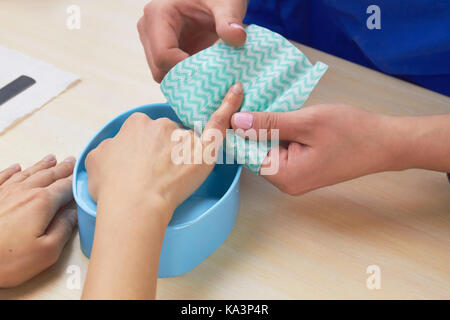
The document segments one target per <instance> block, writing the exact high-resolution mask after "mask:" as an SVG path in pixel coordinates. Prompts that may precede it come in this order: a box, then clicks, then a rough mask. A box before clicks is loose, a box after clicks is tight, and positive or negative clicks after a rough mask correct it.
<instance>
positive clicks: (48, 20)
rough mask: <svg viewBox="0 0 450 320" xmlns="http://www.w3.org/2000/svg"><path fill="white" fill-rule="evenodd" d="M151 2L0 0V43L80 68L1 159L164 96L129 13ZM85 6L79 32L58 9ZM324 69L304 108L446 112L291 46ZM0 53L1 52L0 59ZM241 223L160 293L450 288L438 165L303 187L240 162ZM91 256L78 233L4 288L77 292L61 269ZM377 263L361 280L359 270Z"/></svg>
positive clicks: (291, 294)
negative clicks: (49, 262) (296, 192)
mask: <svg viewBox="0 0 450 320" xmlns="http://www.w3.org/2000/svg"><path fill="white" fill-rule="evenodd" d="M145 3H146V0H133V1H131V0H115V1H108V0H96V1H91V0H76V1H72V0H70V1H66V0H64V1H62V0H40V1H25V0H3V1H1V2H0V43H1V45H4V46H7V47H10V48H13V49H16V50H19V51H21V52H23V53H25V54H28V55H31V56H33V57H35V58H38V59H41V60H44V61H46V62H49V63H52V64H55V65H56V66H57V67H59V68H61V69H63V70H66V71H70V72H73V73H75V74H78V75H80V76H81V78H82V80H81V82H79V83H77V84H76V85H74V86H72V87H71V88H70V89H68V90H67V91H66V92H65V93H63V94H61V95H60V96H59V97H57V98H55V99H54V100H52V101H51V102H49V103H48V104H47V105H45V106H44V107H42V108H41V109H40V110H38V111H37V112H35V113H33V114H32V115H31V116H28V117H25V118H24V119H22V120H21V121H20V122H17V123H16V124H15V125H14V126H12V127H11V128H10V129H9V130H7V131H6V132H5V133H4V134H2V135H0V155H1V156H0V167H6V166H8V165H10V164H11V163H14V162H17V161H20V162H21V163H22V164H23V165H24V166H28V165H31V164H32V163H33V162H34V161H36V160H38V159H40V158H41V157H42V156H44V155H45V154H48V153H55V154H56V155H57V157H58V158H59V159H62V158H63V157H65V156H68V155H77V154H79V153H80V152H81V149H82V147H83V146H84V145H85V144H86V143H87V141H88V140H89V138H90V137H91V136H92V135H93V134H94V133H95V132H96V131H97V130H98V129H99V128H100V126H102V125H103V124H104V123H105V122H106V121H108V120H109V119H111V118H112V117H113V116H115V115H117V114H118V113H120V112H122V111H124V110H127V109H129V108H131V107H135V106H139V105H143V104H148V103H155V102H162V101H164V100H165V99H164V98H163V95H162V94H161V92H160V90H159V86H158V84H157V83H155V82H154V81H153V80H152V78H151V75H150V72H149V70H148V68H147V65H146V61H145V58H144V52H143V49H142V48H141V45H140V43H139V38H138V33H137V30H136V23H137V20H138V18H139V17H140V15H141V13H142V8H143V7H144V5H145ZM71 4H77V5H79V6H80V8H81V14H82V16H81V18H82V20H81V29H80V30H73V31H70V30H68V29H67V28H66V19H67V16H68V15H67V13H66V9H67V7H68V6H69V5H71ZM299 47H300V48H301V50H303V52H304V53H305V54H306V55H307V56H308V57H309V58H310V60H311V61H312V62H315V61H317V60H320V61H323V62H325V63H327V64H328V65H329V66H330V68H329V70H328V72H327V73H326V75H325V77H324V78H323V79H322V80H321V81H320V83H319V85H318V86H317V88H316V89H315V90H314V92H313V94H312V96H311V97H310V98H309V99H308V101H307V103H306V104H307V105H312V104H316V103H324V102H343V103H349V104H353V105H356V106H359V107H361V108H364V109H368V110H373V111H378V112H385V113H390V114H405V115H406V114H436V113H449V112H450V99H449V98H448V97H445V96H442V95H439V94H436V93H433V92H431V91H428V90H425V89H422V88H420V87H417V86H414V85H412V84H409V83H406V82H403V81H400V80H397V79H394V78H391V77H389V76H386V75H383V74H380V73H377V72H375V71H371V70H369V69H366V68H363V67H360V66H358V65H355V64H352V63H349V62H347V61H344V60H342V59H338V58H336V57H333V56H331V55H328V54H325V53H323V52H320V51H317V50H314V49H311V48H308V47H305V46H302V45H299ZM0 58H1V57H0ZM0 72H1V70H0ZM241 186H242V198H241V207H240V211H239V216H238V219H237V222H236V226H235V228H234V230H233V232H232V233H231V235H230V237H229V238H228V239H227V240H226V241H225V243H224V244H223V245H222V246H221V247H220V248H219V249H218V250H217V251H216V252H215V253H213V254H212V255H211V256H210V257H209V258H208V259H206V260H205V261H204V262H203V263H202V264H201V265H199V266H198V267H197V268H196V269H194V270H192V271H191V272H189V273H187V274H185V275H183V276H180V277H177V278H171V279H160V280H159V282H158V298H160V299H185V298H192V299H222V298H229V299H232V298H237V299H242V298H258V299H259V298H264V299H265V298H268V299H272V298H273V299H285V298H286V299H294V298H295V299H303V298H306V299H316V298H319V299H323V298H338V299H348V298H356V299H381V298H388V299H398V298H414V299H416V298H418V299H422V298H447V299H448V298H450V184H449V183H448V181H447V179H446V177H445V175H444V174H442V173H437V172H430V171H424V170H408V171H405V172H399V173H381V174H375V175H371V176H367V177H363V178H360V179H356V180H353V181H349V182H346V183H341V184H339V185H336V186H332V187H327V188H323V189H320V190H317V191H314V192H310V193H308V194H306V195H303V196H299V197H291V196H288V195H284V194H282V193H281V192H279V191H278V190H277V189H275V188H274V187H272V186H271V185H270V184H268V183H267V182H265V181H264V180H263V179H261V178H260V177H257V176H254V175H253V174H251V173H250V172H248V171H246V170H245V171H244V173H243V176H242V181H241ZM70 265H77V266H79V267H80V268H81V273H82V276H83V279H84V276H85V275H86V271H87V266H88V259H87V258H85V257H84V256H83V254H82V253H81V251H80V245H79V239H78V234H74V237H73V240H72V241H71V242H70V243H69V244H68V245H67V247H66V248H65V250H64V252H63V255H62V257H61V259H60V260H59V261H58V263H57V264H56V265H55V266H53V267H52V268H50V269H49V270H47V271H45V272H43V273H42V274H40V275H39V276H37V277H36V278H34V279H32V280H31V281H29V282H27V283H26V284H24V285H22V286H20V287H18V288H15V289H7V290H5V289H3V290H0V298H3V299H78V298H79V297H80V294H81V290H77V289H69V288H68V287H67V285H66V283H67V281H68V278H69V276H70V274H68V273H66V271H67V268H68V266H70ZM369 265H377V266H379V267H380V270H381V289H379V290H369V289H368V288H367V286H366V279H367V278H368V277H369V275H368V274H367V273H366V269H367V267H368V266H369Z"/></svg>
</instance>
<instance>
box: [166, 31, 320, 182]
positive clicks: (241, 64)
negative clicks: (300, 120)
mask: <svg viewBox="0 0 450 320" xmlns="http://www.w3.org/2000/svg"><path fill="white" fill-rule="evenodd" d="M246 31H247V41H246V43H245V44H244V45H243V46H240V47H232V46H229V45H227V44H226V43H224V42H219V43H217V44H215V45H213V46H211V47H209V48H207V49H205V50H203V51H201V52H199V53H197V54H195V55H193V56H191V57H189V58H187V59H185V60H183V61H182V62H180V63H178V64H177V65H176V66H175V67H173V68H172V70H170V72H169V73H168V74H167V75H166V77H165V78H164V79H163V81H162V83H161V90H162V92H163V94H164V95H165V97H166V98H167V100H168V102H169V104H170V105H171V106H172V107H173V108H174V110H175V112H176V114H177V115H178V117H179V118H180V119H181V121H182V122H183V123H184V124H185V125H186V126H188V127H190V128H193V126H194V124H195V123H196V122H197V123H198V122H200V123H201V124H202V126H204V125H205V124H206V123H207V122H208V120H209V118H210V117H211V115H212V113H213V112H214V111H215V110H216V109H217V108H218V107H219V106H220V104H221V102H222V100H223V98H224V97H225V95H226V93H227V91H228V89H229V87H230V86H231V85H233V84H234V83H236V82H238V81H239V82H241V83H242V85H243V88H244V101H243V103H242V107H241V109H240V111H268V112H286V111H293V110H297V109H299V108H300V107H301V106H302V105H303V103H304V102H305V101H306V99H307V98H308V96H309V94H310V93H311V91H312V90H313V88H314V86H315V85H316V84H317V82H318V81H319V79H320V78H321V76H322V75H323V74H324V73H325V71H326V70H327V68H328V66H327V65H326V64H324V63H322V62H317V63H316V64H315V65H312V64H311V63H310V62H309V61H308V59H307V58H306V56H305V55H304V54H303V53H302V52H301V51H300V50H298V49H297V48H296V47H295V46H294V45H292V44H291V43H290V42H289V41H288V40H286V39H285V38H283V37H282V36H280V35H279V34H277V33H274V32H272V31H270V30H268V29H265V28H262V27H259V26H256V25H250V26H248V27H247V28H246ZM225 145H226V150H227V152H228V151H229V150H234V155H235V157H236V159H237V160H238V162H240V163H242V164H244V165H245V166H246V167H247V168H249V169H250V170H251V171H252V172H254V173H256V174H258V173H259V169H260V167H261V163H262V161H263V160H264V158H265V157H266V155H267V153H268V151H269V150H270V147H271V144H270V142H269V143H267V144H266V143H262V144H261V143H258V142H256V141H249V140H245V139H243V138H241V137H240V136H238V135H234V134H231V136H227V139H226V144H225ZM243 160H245V161H243ZM243 162H245V163H243Z"/></svg>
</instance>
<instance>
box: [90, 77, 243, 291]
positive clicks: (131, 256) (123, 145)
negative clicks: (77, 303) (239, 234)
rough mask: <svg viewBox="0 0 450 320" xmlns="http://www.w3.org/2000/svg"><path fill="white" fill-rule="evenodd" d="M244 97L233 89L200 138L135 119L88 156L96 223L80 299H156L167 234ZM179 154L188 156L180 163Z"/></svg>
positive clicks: (238, 87) (161, 123)
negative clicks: (180, 206) (158, 274)
mask: <svg viewBox="0 0 450 320" xmlns="http://www.w3.org/2000/svg"><path fill="white" fill-rule="evenodd" d="M242 98H243V92H242V86H241V85H240V84H236V85H234V86H233V87H232V88H231V89H230V90H229V92H228V94H227V96H226V97H225V99H224V101H223V103H222V105H221V107H220V108H219V109H218V110H217V111H216V112H215V113H214V114H213V115H212V117H211V119H210V121H209V123H208V125H207V127H206V128H205V130H204V132H203V135H202V136H201V137H199V136H197V135H196V134H195V133H194V132H193V131H192V130H185V129H181V128H180V126H179V125H178V124H177V123H175V122H173V121H170V120H169V119H167V118H161V119H157V120H152V119H150V118H149V117H148V116H147V115H145V114H142V113H135V114H133V115H131V116H130V117H129V118H128V120H126V121H125V123H124V125H123V126H122V128H121V130H120V131H119V133H118V134H117V135H116V137H114V138H113V139H109V140H105V141H104V142H102V143H101V144H100V145H99V146H98V147H97V148H96V149H95V150H93V151H92V152H91V153H89V155H88V156H87V158H86V169H87V172H88V176H89V192H90V194H91V196H92V198H93V199H94V200H96V201H97V224H96V230H95V238H94V245H93V249H92V255H91V262H90V265H89V271H88V275H87V280H86V285H85V288H84V293H83V297H84V298H127V299H128V298H153V297H154V295H155V289H156V277H157V271H158V262H159V255H160V250H161V245H162V240H163V236H164V231H165V228H166V227H167V224H168V223H169V221H170V218H171V216H172V213H173V211H174V210H175V208H176V207H177V206H178V205H179V204H180V203H181V202H183V201H184V200H185V199H186V198H187V197H188V196H189V195H190V194H191V193H193V192H194V191H195V190H196V189H197V188H198V187H199V186H200V185H201V183H202V182H203V181H204V180H205V179H206V177H207V176H208V174H209V173H210V172H211V170H212V168H213V167H214V164H215V160H216V156H217V154H216V153H217V151H218V147H219V146H220V145H221V144H222V142H223V137H225V131H226V129H228V128H229V127H230V126H231V124H230V123H231V116H232V114H233V113H234V112H236V111H237V110H238V109H239V107H240V105H241V103H242ZM218 134H219V135H218ZM211 135H212V136H213V137H216V138H213V139H209V138H210V137H211ZM218 136H220V138H217V137H218ZM182 150H184V151H186V150H189V151H190V155H191V156H186V153H185V154H184V155H185V156H186V157H185V158H184V159H183V158H182V154H183V152H182ZM208 156H209V157H208ZM199 157H200V158H199ZM195 159H200V160H202V161H200V162H201V163H198V162H197V163H194V162H195V161H194V160H195Z"/></svg>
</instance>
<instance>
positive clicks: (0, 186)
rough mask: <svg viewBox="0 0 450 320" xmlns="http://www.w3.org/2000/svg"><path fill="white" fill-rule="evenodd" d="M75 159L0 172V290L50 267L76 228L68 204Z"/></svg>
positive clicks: (52, 159)
mask: <svg viewBox="0 0 450 320" xmlns="http://www.w3.org/2000/svg"><path fill="white" fill-rule="evenodd" d="M74 163H75V159H74V158H72V157H70V158H67V159H66V160H64V161H63V162H61V163H60V164H58V165H57V164H56V159H55V157H54V156H53V155H50V156H47V157H45V158H44V159H43V160H41V161H39V162H38V163H36V164H35V165H34V166H32V167H30V168H28V169H26V170H24V171H21V168H20V165H18V164H16V165H13V166H11V167H10V168H8V169H5V170H3V171H0V287H1V288H5V287H14V286H17V285H19V284H21V283H23V282H25V281H27V280H28V279H30V278H32V277H34V276H35V275H37V274H38V273H40V272H41V271H43V270H45V269H47V268H48V267H50V266H51V265H52V264H54V263H55V262H56V261H57V260H58V258H59V256H60V254H61V251H62V249H63V248H64V245H65V244H66V242H67V240H68V239H69V238H70V235H71V234H72V230H73V228H74V227H75V225H76V223H77V215H76V210H75V209H72V208H69V207H67V206H66V205H67V204H69V203H70V202H71V201H72V179H71V175H72V171H73V166H74Z"/></svg>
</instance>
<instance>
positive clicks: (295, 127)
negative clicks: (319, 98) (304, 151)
mask: <svg viewBox="0 0 450 320" xmlns="http://www.w3.org/2000/svg"><path fill="white" fill-rule="evenodd" d="M310 122H311V121H309V117H308V112H305V110H297V111H291V112H237V113H235V114H234V115H233V118H232V121H231V124H232V126H233V129H235V130H236V132H237V134H239V135H246V136H247V137H248V138H249V139H254V138H253V137H254V136H255V135H254V134H253V135H252V134H248V132H247V130H250V129H253V132H254V133H256V135H257V138H258V139H261V140H265V139H273V137H272V135H275V134H278V138H279V139H280V140H287V141H301V140H302V138H303V137H304V136H305V134H306V133H307V132H308V130H309V129H310V127H311V124H310ZM238 129H240V130H238ZM261 129H262V131H260V130H261ZM262 134H264V136H262ZM302 142H303V141H302Z"/></svg>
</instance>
